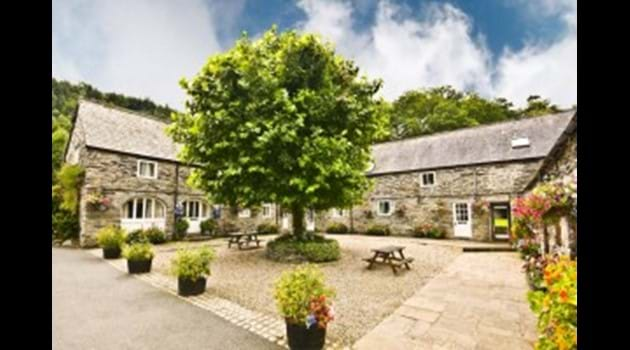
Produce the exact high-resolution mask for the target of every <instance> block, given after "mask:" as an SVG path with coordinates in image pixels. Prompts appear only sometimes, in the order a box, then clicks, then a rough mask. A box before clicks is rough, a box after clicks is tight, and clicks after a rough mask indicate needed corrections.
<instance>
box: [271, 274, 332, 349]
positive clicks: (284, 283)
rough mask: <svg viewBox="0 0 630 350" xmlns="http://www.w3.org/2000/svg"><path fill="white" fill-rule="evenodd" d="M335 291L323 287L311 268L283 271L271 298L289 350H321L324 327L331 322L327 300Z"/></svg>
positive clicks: (324, 333) (318, 276)
mask: <svg viewBox="0 0 630 350" xmlns="http://www.w3.org/2000/svg"><path fill="white" fill-rule="evenodd" d="M334 294H335V292H334V291H333V290H332V289H330V288H328V287H326V286H325V284H324V275H323V273H322V272H321V271H320V270H319V269H318V268H317V267H316V266H314V265H309V264H306V265H302V266H299V267H297V268H295V269H294V270H290V271H285V272H284V273H283V274H282V276H280V278H279V279H278V280H277V281H276V284H275V292H274V298H275V299H276V303H277V305H278V308H279V310H280V313H281V314H282V316H284V318H285V322H286V325H287V339H288V343H289V348H290V349H313V350H315V349H322V348H323V347H324V343H325V341H326V327H327V326H328V322H330V321H332V320H333V319H334V313H333V310H332V307H331V303H330V299H331V298H332V297H334Z"/></svg>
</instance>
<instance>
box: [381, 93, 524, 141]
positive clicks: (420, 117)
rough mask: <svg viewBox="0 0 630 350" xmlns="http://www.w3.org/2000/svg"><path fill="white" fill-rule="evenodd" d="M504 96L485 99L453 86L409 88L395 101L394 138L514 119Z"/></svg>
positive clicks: (510, 105) (512, 111)
mask: <svg viewBox="0 0 630 350" xmlns="http://www.w3.org/2000/svg"><path fill="white" fill-rule="evenodd" d="M511 107H512V104H511V103H510V102H508V101H507V100H505V99H496V100H494V101H491V100H487V99H484V98H482V97H480V96H479V95H477V94H476V93H472V92H470V93H463V92H459V91H457V90H455V89H453V88H452V87H450V86H441V87H436V88H431V89H420V90H411V91H407V92H406V93H404V94H403V95H401V96H400V97H399V98H397V99H396V100H395V101H394V102H393V104H392V111H391V127H392V139H403V138H407V137H413V136H420V135H428V134H433V133H436V132H441V131H448V130H455V129H460V128H466V127H471V126H475V125H479V124H487V123H495V122H499V121H504V120H510V119H514V118H515V117H516V114H517V113H516V112H515V111H514V110H512V109H511Z"/></svg>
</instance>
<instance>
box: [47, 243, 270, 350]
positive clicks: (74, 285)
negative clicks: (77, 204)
mask: <svg viewBox="0 0 630 350" xmlns="http://www.w3.org/2000/svg"><path fill="white" fill-rule="evenodd" d="M52 285H53V293H52V303H53V305H52V307H53V309H52V311H53V312H52V314H53V315H52V323H53V328H52V333H53V337H52V340H53V349H59V350H61V349H63V350H72V349H81V350H84V349H85V350H92V349H135V350H143V349H147V350H148V349H155V350H160V349H217V350H219V349H220V350H224V349H281V347H280V346H278V345H276V344H273V343H271V342H269V341H267V340H265V339H264V338H262V337H259V336H257V335H255V334H253V333H252V332H249V331H247V330H245V329H243V328H241V327H238V326H236V325H234V324H232V323H230V322H228V321H226V320H224V319H222V318H220V317H218V316H216V315H214V314H212V313H210V312H207V311H206V310H203V309H201V308H199V307H196V306H194V305H192V304H190V303H187V302H185V301H183V300H181V299H178V298H176V297H174V296H172V295H169V294H167V293H164V292H163V291H161V290H158V289H155V288H154V287H152V286H150V285H148V284H146V283H144V282H142V281H140V280H138V279H136V278H133V277H131V276H129V275H128V274H126V273H123V272H121V271H117V270H115V269H112V268H111V266H109V265H108V264H107V263H105V262H104V261H103V260H102V259H99V258H96V257H94V256H93V255H91V254H89V253H88V252H86V251H81V250H74V249H63V248H53V250H52Z"/></svg>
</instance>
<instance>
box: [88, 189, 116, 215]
mask: <svg viewBox="0 0 630 350" xmlns="http://www.w3.org/2000/svg"><path fill="white" fill-rule="evenodd" d="M86 201H87V204H88V205H89V206H90V207H92V209H95V210H99V211H106V210H107V209H109V207H110V205H111V199H109V198H108V197H106V196H105V195H103V194H102V193H90V194H89V195H88V196H87V199H86Z"/></svg>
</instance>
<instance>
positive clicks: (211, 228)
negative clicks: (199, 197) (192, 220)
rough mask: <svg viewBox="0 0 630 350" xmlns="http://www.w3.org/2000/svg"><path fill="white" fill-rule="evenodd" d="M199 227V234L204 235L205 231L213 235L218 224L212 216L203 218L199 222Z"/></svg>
mask: <svg viewBox="0 0 630 350" xmlns="http://www.w3.org/2000/svg"><path fill="white" fill-rule="evenodd" d="M199 228H200V229H201V234H202V235H205V234H206V233H207V234H209V235H214V234H216V233H217V229H218V228H219V224H218V223H217V221H216V220H215V219H213V218H208V219H206V220H203V221H202V222H201V224H199Z"/></svg>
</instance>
